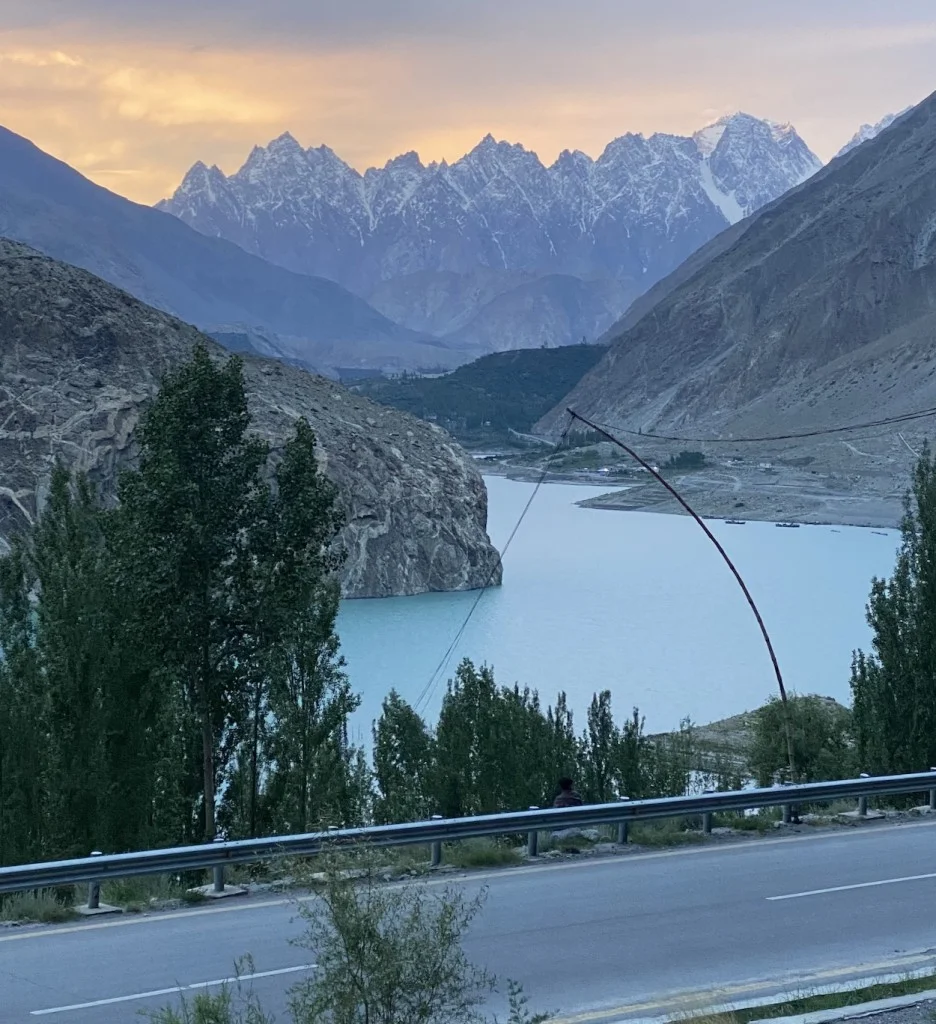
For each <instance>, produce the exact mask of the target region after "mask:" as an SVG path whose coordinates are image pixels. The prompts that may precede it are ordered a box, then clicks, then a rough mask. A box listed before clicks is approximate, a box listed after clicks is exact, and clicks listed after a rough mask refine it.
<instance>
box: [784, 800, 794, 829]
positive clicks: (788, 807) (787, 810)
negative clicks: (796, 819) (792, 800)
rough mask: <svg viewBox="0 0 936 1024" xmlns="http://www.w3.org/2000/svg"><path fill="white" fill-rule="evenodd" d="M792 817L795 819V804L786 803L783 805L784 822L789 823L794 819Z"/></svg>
mask: <svg viewBox="0 0 936 1024" xmlns="http://www.w3.org/2000/svg"><path fill="white" fill-rule="evenodd" d="M792 819H793V805H792V804H784V805H783V824H784V825H789V824H790V822H791V821H792Z"/></svg>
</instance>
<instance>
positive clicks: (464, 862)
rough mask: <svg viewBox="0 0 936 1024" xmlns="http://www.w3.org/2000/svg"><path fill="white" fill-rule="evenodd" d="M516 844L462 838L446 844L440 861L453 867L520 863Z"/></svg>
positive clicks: (482, 866) (497, 866)
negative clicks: (509, 844)
mask: <svg viewBox="0 0 936 1024" xmlns="http://www.w3.org/2000/svg"><path fill="white" fill-rule="evenodd" d="M520 860H521V858H520V850H519V849H518V848H517V847H516V846H508V845H507V844H506V843H498V842H494V841H492V840H490V839H463V840H462V841H461V842H458V843H451V844H449V845H446V846H445V848H444V851H443V854H442V863H443V864H447V865H449V866H450V867H455V868H500V867H508V866H510V865H513V864H519V863H520Z"/></svg>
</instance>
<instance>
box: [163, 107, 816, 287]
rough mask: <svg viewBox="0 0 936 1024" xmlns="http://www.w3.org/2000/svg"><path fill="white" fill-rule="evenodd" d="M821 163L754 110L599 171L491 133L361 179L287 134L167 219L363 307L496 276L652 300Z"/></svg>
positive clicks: (629, 153)
mask: <svg viewBox="0 0 936 1024" xmlns="http://www.w3.org/2000/svg"><path fill="white" fill-rule="evenodd" d="M819 166H820V162H819V160H818V159H817V158H816V157H815V156H814V155H813V154H812V153H811V152H810V150H809V148H808V147H807V146H806V144H805V143H804V142H803V140H802V139H801V138H800V137H799V135H798V134H797V133H796V131H795V129H794V128H793V127H792V126H790V125H786V124H779V123H777V122H771V121H764V120H761V119H758V118H756V117H753V116H752V115H750V114H746V113H743V112H738V113H735V114H730V115H727V116H726V117H723V118H720V119H719V120H718V121H716V122H715V123H714V124H712V125H709V126H707V127H706V128H703V129H701V130H700V131H699V132H696V133H695V134H694V135H693V136H691V137H683V136H678V135H671V134H665V133H655V134H653V135H651V136H650V137H649V138H648V137H645V136H644V135H642V134H634V133H627V134H624V135H621V136H620V137H619V138H617V139H614V140H613V141H611V142H610V143H609V144H608V145H607V147H606V148H605V150H604V152H603V153H602V154H601V155H600V156H599V157H598V158H597V159H593V158H592V157H590V156H588V155H587V154H585V153H582V152H579V151H575V152H570V151H569V150H564V151H563V152H562V153H560V155H559V156H558V158H557V159H556V160H555V162H554V163H553V164H552V165H551V166H549V167H546V166H544V164H543V163H542V161H541V160H540V159H539V157H538V156H537V154H536V153H534V152H532V151H530V150H528V149H526V148H524V147H523V146H522V145H520V144H518V143H510V142H507V141H503V140H498V139H496V138H495V137H494V136H493V135H492V134H487V135H485V137H484V138H483V139H481V141H480V142H479V143H478V144H477V145H476V146H475V147H474V148H473V149H472V150H471V151H470V152H469V153H467V154H466V155H465V156H464V157H462V158H461V159H460V160H456V161H455V162H454V163H451V164H449V163H447V162H446V161H445V160H442V161H440V162H439V163H431V164H429V165H428V166H426V165H424V164H423V163H422V161H421V160H420V158H419V156H418V154H416V153H414V152H410V153H405V154H403V155H401V156H398V157H395V158H394V159H392V160H389V161H388V162H387V163H386V164H385V165H384V166H383V167H382V168H371V169H369V170H367V171H366V172H365V173H364V174H361V173H359V172H358V171H357V170H355V169H354V168H352V167H350V166H349V165H348V164H347V163H345V162H344V161H343V160H342V159H341V158H340V157H339V156H338V155H337V154H335V153H334V152H333V151H332V150H331V149H329V148H328V147H327V146H320V147H318V148H310V149H303V147H302V145H301V144H300V143H299V142H298V140H296V138H295V137H294V136H293V135H291V134H290V133H289V132H286V133H284V134H283V135H281V136H279V137H278V138H277V139H274V140H273V141H272V142H271V143H270V144H269V145H267V146H265V147H263V146H258V147H255V148H254V150H253V151H252V152H251V154H250V156H249V157H248V159H247V161H246V162H245V164H244V166H243V167H242V168H241V169H240V170H239V171H237V172H236V173H234V174H232V175H230V176H228V177H226V176H225V175H223V174H222V173H221V172H220V171H218V170H217V168H213V169H208V168H206V167H205V165H204V164H196V165H195V167H193V168H192V170H191V171H190V172H189V173H188V174H187V175H186V177H185V180H184V181H183V183H182V185H181V186H180V187H179V189H178V190H177V191H176V193H175V195H174V196H173V197H172V198H171V199H170V200H167V201H166V202H164V203H162V204H160V206H161V208H162V209H164V210H167V211H168V212H171V213H175V214H176V215H177V216H179V217H181V218H182V219H184V220H185V221H187V222H188V223H189V224H190V225H191V226H193V227H195V228H198V229H199V230H201V231H204V232H206V233H208V234H216V235H221V236H223V237H226V238H229V239H231V240H233V241H236V242H237V243H238V244H240V245H242V246H244V247H245V248H247V249H249V250H250V251H252V252H255V253H257V254H258V255H262V256H263V257H264V258H266V259H268V260H271V261H272V262H275V263H280V264H282V265H284V266H287V267H289V268H290V269H293V270H298V271H300V272H304V273H312V274H317V275H322V276H325V277H330V278H332V279H333V280H336V281H339V282H340V283H342V284H344V285H346V286H347V287H350V288H351V289H353V290H356V291H358V292H359V293H360V294H363V295H367V294H370V293H371V292H372V291H373V289H374V288H375V287H376V286H377V285H378V284H379V283H380V282H382V281H388V280H392V279H395V278H397V277H400V276H402V275H408V274H413V273H416V272H420V271H446V272H452V271H454V272H456V273H466V272H474V271H475V270H477V269H478V268H484V267H489V268H492V269H496V270H503V271H507V272H510V273H515V272H534V273H544V274H571V275H576V276H583V277H589V278H596V277H608V278H613V279H617V280H635V281H639V282H640V286H641V287H647V286H649V285H650V284H652V283H653V282H654V281H656V280H658V279H659V278H660V277H662V276H664V275H665V274H667V273H669V271H671V270H672V269H674V268H675V267H676V266H677V265H678V264H679V263H680V262H681V261H682V260H683V259H685V258H686V256H688V255H689V254H690V253H691V252H692V251H693V250H694V249H696V248H697V247H698V246H699V245H702V244H703V243H704V242H706V241H707V240H708V239H709V238H711V237H712V236H713V235H715V234H716V233H718V232H719V231H720V230H722V229H723V228H725V227H726V226H727V225H728V224H730V223H734V222H735V221H737V220H739V219H741V218H742V217H744V216H747V215H749V214H750V213H752V212H753V211H754V210H756V209H758V208H759V207H760V206H762V205H764V204H765V203H767V202H769V201H771V200H773V199H775V198H776V197H777V196H779V195H780V194H781V193H783V192H784V191H786V190H787V189H788V188H790V187H792V186H794V185H797V184H799V183H800V182H801V181H802V180H804V178H805V177H808V176H809V175H810V174H812V173H814V172H815V171H816V170H818V168H819Z"/></svg>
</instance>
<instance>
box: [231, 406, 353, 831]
mask: <svg viewBox="0 0 936 1024" xmlns="http://www.w3.org/2000/svg"><path fill="white" fill-rule="evenodd" d="M274 481H275V483H274V486H273V487H272V488H271V489H269V490H267V491H266V492H265V493H262V494H261V495H258V500H257V501H256V502H255V504H254V515H253V522H252V524H251V526H250V528H249V549H250V552H251V557H250V559H249V560H246V561H244V562H243V563H242V569H243V572H242V575H241V576H240V577H239V579H238V580H237V583H236V586H237V587H238V589H239V591H240V594H241V596H240V598H239V603H240V604H241V605H242V606H243V607H244V608H245V609H247V610H248V611H249V619H250V626H249V629H248V631H247V632H249V635H250V636H251V637H252V649H251V650H250V651H249V652H248V651H247V650H246V649H245V650H244V652H243V654H244V657H245V658H248V657H249V659H250V660H249V664H248V665H246V668H247V671H246V681H247V699H248V709H247V717H246V719H245V722H244V723H243V724H242V727H241V730H240V733H241V735H240V745H239V749H238V763H239V764H238V767H239V770H240V771H241V773H243V771H244V770H245V765H246V764H249V768H247V769H246V770H247V773H248V776H249V779H248V783H247V804H248V807H247V812H246V819H247V832H248V834H249V835H256V834H257V830H258V828H261V827H262V826H261V823H260V818H259V815H260V803H261V799H260V790H261V786H265V788H266V793H265V795H264V799H263V802H264V804H265V807H264V814H265V815H266V817H267V819H268V820H269V819H270V817H271V815H272V816H274V817H276V816H278V817H279V818H280V820H281V821H289V822H292V823H293V826H294V827H296V828H297V829H298V830H305V829H306V828H307V827H308V826H309V825H310V824H311V822H312V816H314V815H315V814H317V813H319V811H320V810H321V809H322V801H323V799H324V794H325V793H326V791H327V785H328V782H327V780H325V779H324V778H317V777H316V767H315V766H316V765H317V764H318V765H319V767H321V763H320V762H321V756H320V754H319V748H320V747H322V748H324V747H326V746H329V745H330V746H331V748H332V749H333V753H335V752H336V751H337V750H338V748H341V747H342V743H341V739H340V737H341V736H343V734H344V728H345V726H346V723H347V718H348V716H349V715H350V714H351V713H352V712H353V711H354V710H355V709H356V707H357V706H358V704H359V703H360V701H359V698H357V697H356V696H354V695H352V693H351V690H350V686H349V684H348V681H347V677H346V676H345V675H344V673H343V672H342V667H343V664H344V662H343V659H342V658H341V657H340V654H339V642H338V637H337V634H336V632H335V619H336V616H337V614H338V602H339V597H340V591H339V586H338V580H337V571H338V569H339V568H340V566H341V564H342V562H343V559H344V552H343V551H342V550H341V549H340V548H339V547H338V546H337V543H336V538H337V535H338V532H339V530H340V529H341V526H342V522H343V514H342V510H341V508H340V506H339V504H338V500H337V497H338V496H337V490H336V488H335V486H334V484H332V483H331V481H330V480H328V478H327V477H326V476H325V475H324V474H323V473H322V472H321V471H320V469H319V466H318V460H317V458H316V439H315V434H314V433H313V431H312V428H311V427H310V426H309V424H308V423H307V422H306V420H304V419H299V420H297V421H296V426H295V433H294V435H293V437H291V438H290V439H289V441H288V442H287V443H286V445H285V447H284V450H283V453H282V457H281V458H280V459H279V460H278V464H277V465H276V467H275V475H274ZM332 740H334V742H331V741H332ZM342 756H343V755H342ZM332 761H333V758H332V759H329V763H332ZM339 761H342V757H339ZM342 763H344V761H342ZM333 767H335V768H336V770H337V765H333ZM349 770H350V768H349ZM269 771H272V772H273V777H269V778H267V779H265V780H264V778H263V776H264V772H269ZM331 781H332V782H334V781H335V780H331ZM274 793H276V794H279V795H278V796H277V797H276V799H282V800H285V801H286V802H287V803H288V804H289V807H288V808H287V807H285V806H284V807H281V808H280V809H279V810H275V809H274V808H273V807H272V805H271V800H272V799H273V795H274ZM313 794H314V799H313V798H312V795H313Z"/></svg>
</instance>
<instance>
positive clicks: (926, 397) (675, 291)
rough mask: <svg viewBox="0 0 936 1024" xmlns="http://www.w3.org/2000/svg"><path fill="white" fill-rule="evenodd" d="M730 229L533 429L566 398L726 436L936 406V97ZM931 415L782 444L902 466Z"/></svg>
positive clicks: (544, 425)
mask: <svg viewBox="0 0 936 1024" xmlns="http://www.w3.org/2000/svg"><path fill="white" fill-rule="evenodd" d="M726 235H727V237H722V238H719V239H716V240H715V241H714V242H713V243H711V244H710V245H709V247H707V249H705V250H702V251H700V252H699V253H697V254H696V255H695V256H694V257H693V259H692V261H691V264H690V265H688V266H687V268H684V269H682V270H681V271H680V272H678V274H677V275H674V280H673V281H672V282H662V283H661V285H660V286H658V288H657V290H656V292H657V294H656V296H655V301H650V300H651V298H652V296H651V295H648V296H647V297H646V300H647V301H645V302H644V304H643V308H642V310H641V311H640V315H639V316H638V315H636V312H635V314H634V315H630V316H629V317H628V318H627V321H626V322H625V324H624V325H622V327H623V329H622V331H620V332H618V333H617V334H616V335H612V336H613V337H614V341H613V344H612V345H611V348H610V349H609V351H608V353H607V355H606V356H605V358H604V359H603V360H602V361H601V362H600V363H599V364H598V365H597V366H596V367H595V368H594V369H593V370H592V371H591V372H590V373H588V374H587V375H586V376H585V378H584V379H583V380H582V381H581V382H580V384H579V385H578V386H577V387H576V388H575V389H574V390H573V392H572V393H571V395H569V396H568V397H567V398H566V399H564V400H563V401H562V402H561V403H559V405H558V406H557V408H556V409H555V410H554V411H553V412H552V413H551V414H550V415H548V416H547V417H546V418H545V419H544V420H542V421H541V422H540V424H539V429H541V430H543V431H547V432H549V431H555V430H556V428H557V425H558V424H559V423H561V422H562V421H563V417H564V412H563V410H564V409H565V407H566V406H567V405H571V406H573V407H574V408H575V409H576V410H578V411H580V412H582V413H584V414H587V415H591V416H592V417H595V418H597V419H598V420H600V421H602V422H604V423H607V424H611V425H615V426H619V427H626V428H630V429H634V430H637V429H642V430H643V431H644V433H645V434H646V433H647V432H659V433H668V434H682V435H687V434H688V435H690V436H692V435H696V436H699V435H701V436H703V437H704V436H709V435H713V436H720V437H723V438H727V437H731V436H732V435H734V436H743V435H747V436H751V435H762V434H782V433H785V432H796V431H801V430H804V429H809V428H822V427H828V426H832V425H841V424H848V423H854V422H860V421H862V420H865V419H867V418H868V417H869V415H873V417H875V418H876V417H883V416H887V415H889V414H899V413H905V412H907V411H910V410H914V409H918V408H925V407H928V406H934V405H936V348H934V345H933V338H934V336H936V97H930V99H928V100H926V101H924V102H923V103H922V104H920V105H919V106H918V107H916V108H915V109H914V110H913V111H912V112H910V113H909V114H907V115H905V116H903V117H901V118H899V119H898V120H897V121H895V122H894V123H893V124H892V125H891V126H890V127H889V128H887V129H886V130H884V131H882V132H881V133H880V134H879V135H878V136H877V137H876V138H873V139H871V140H870V141H867V142H865V143H864V144H862V145H860V146H857V147H856V148H854V149H852V150H851V151H850V152H849V153H847V154H846V155H845V156H843V157H840V158H838V159H836V160H834V161H833V162H832V163H831V164H830V165H829V166H828V167H826V168H824V169H823V170H822V171H821V172H819V174H817V175H816V176H815V177H813V178H812V179H811V180H809V181H808V182H806V183H805V184H803V185H801V186H800V187H799V188H797V189H795V190H793V191H792V192H790V193H788V194H787V195H785V196H783V197H782V198H781V199H779V200H777V201H776V202H774V203H772V204H770V205H769V206H767V207H766V208H765V209H764V210H762V211H761V212H760V213H758V214H756V215H755V216H753V217H751V218H750V219H749V220H748V221H747V222H746V223H744V224H740V225H738V226H737V227H736V228H734V229H732V231H731V232H729V233H726ZM931 426H932V424H923V425H920V424H919V423H917V424H914V423H911V424H907V425H906V428H905V429H902V430H901V434H898V432H897V430H896V429H891V430H888V431H883V432H879V433H878V434H874V432H871V435H870V436H869V435H867V434H862V435H861V437H860V438H852V437H848V438H838V437H834V438H831V439H830V438H822V439H817V440H815V441H812V442H806V441H804V442H803V443H802V444H800V445H798V446H790V445H787V449H790V448H791V447H797V448H799V449H810V451H808V452H806V455H808V456H809V457H813V456H816V455H817V453H820V449H822V452H825V453H834V454H836V455H840V456H842V457H843V458H847V459H848V460H850V465H851V467H852V469H851V472H855V471H856V470H858V471H859V472H863V471H864V470H861V469H860V468H859V467H865V469H873V468H874V467H875V466H876V467H877V468H879V469H881V470H882V471H889V472H890V473H891V475H892V476H893V475H894V474H897V473H899V474H902V473H903V472H904V469H905V465H906V461H907V459H908V458H912V456H913V451H914V450H915V448H916V443H917V441H918V440H919V439H920V437H921V436H922V435H924V434H925V433H927V432H928V431H929V430H930V429H931ZM901 435H902V436H901ZM748 454H750V452H749V453H748ZM798 454H803V452H798ZM866 459H867V460H868V461H865V460H866ZM888 466H889V467H891V468H890V469H889V470H888V468H887V467H888Z"/></svg>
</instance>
